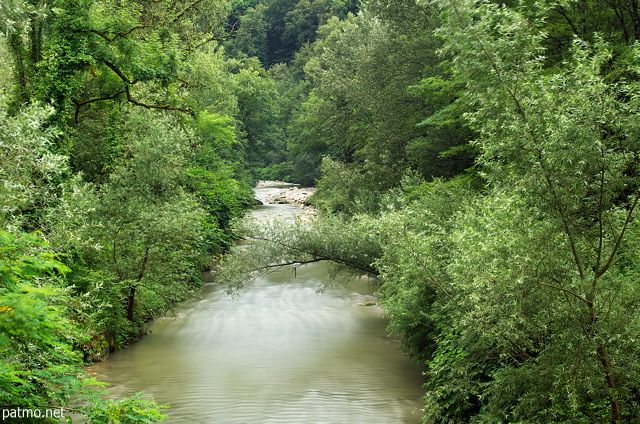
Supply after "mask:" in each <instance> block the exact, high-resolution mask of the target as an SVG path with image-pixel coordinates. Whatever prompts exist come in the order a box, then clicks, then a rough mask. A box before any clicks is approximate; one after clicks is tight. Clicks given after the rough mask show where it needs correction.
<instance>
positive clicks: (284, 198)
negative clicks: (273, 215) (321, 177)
mask: <svg viewBox="0 0 640 424" xmlns="http://www.w3.org/2000/svg"><path fill="white" fill-rule="evenodd" d="M265 187H281V188H287V187H288V188H287V189H286V190H283V191H281V192H279V193H278V194H274V195H270V196H268V197H267V198H266V202H267V203H270V204H276V205H284V204H287V205H293V206H297V207H301V208H303V209H305V210H307V211H308V212H315V208H314V207H313V206H311V204H310V203H309V198H310V197H311V196H313V194H314V193H315V191H316V188H315V187H300V185H299V184H292V183H287V182H284V181H258V184H256V188H265Z"/></svg>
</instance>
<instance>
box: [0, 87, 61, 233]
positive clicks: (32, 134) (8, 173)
mask: <svg viewBox="0 0 640 424" xmlns="http://www.w3.org/2000/svg"><path fill="white" fill-rule="evenodd" d="M51 113H52V110H51V109H50V108H47V107H40V106H32V107H30V108H29V109H27V110H24V111H22V112H21V113H20V114H18V115H17V116H15V117H10V116H9V115H8V112H7V104H6V102H5V99H4V98H0V163H1V164H2V165H1V167H0V178H1V180H2V185H1V186H0V225H1V226H7V225H11V226H14V227H19V226H21V225H25V226H27V227H31V228H33V227H36V228H37V226H38V224H39V223H38V219H37V217H36V216H33V212H32V211H33V210H34V209H36V208H46V207H50V206H51V205H52V204H53V203H54V202H55V198H56V192H57V191H58V187H57V185H58V183H59V181H60V176H61V175H62V174H64V173H65V171H66V165H67V158H66V157H64V156H62V155H59V154H55V153H53V152H52V151H51V146H52V140H53V138H54V137H55V136H56V134H57V132H56V131H55V130H54V129H52V128H45V127H44V125H45V122H46V120H47V119H48V118H49V116H51Z"/></svg>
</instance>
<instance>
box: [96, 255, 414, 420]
mask: <svg viewBox="0 0 640 424" xmlns="http://www.w3.org/2000/svg"><path fill="white" fill-rule="evenodd" d="M325 267H326V264H322V263H317V264H313V265H310V266H308V267H304V268H301V269H299V270H298V272H297V273H296V275H295V278H294V277H293V274H292V273H291V272H284V273H281V274H278V275H273V276H268V277H266V278H264V279H261V280H259V281H256V283H254V284H252V285H251V287H250V288H249V289H247V290H246V291H244V292H243V293H242V294H241V295H240V296H239V297H237V298H236V299H235V300H234V299H231V298H230V297H228V296H227V295H225V294H224V291H223V289H222V288H219V287H216V286H215V285H211V284H209V285H207V286H206V288H205V290H203V296H204V297H203V299H202V300H201V301H199V302H194V303H191V304H188V305H185V307H184V308H183V309H181V310H179V311H178V312H177V314H176V317H175V318H169V319H164V320H158V321H157V322H155V323H154V325H153V326H152V328H151V329H152V333H151V334H149V335H148V336H147V337H145V338H144V339H143V340H141V341H140V342H139V343H137V344H135V345H134V346H132V347H131V348H129V349H126V350H124V351H122V352H118V353H116V354H114V355H112V356H111V358H109V359H108V360H107V361H105V362H102V363H98V364H95V365H93V366H91V367H89V368H88V372H89V373H90V374H94V375H96V376H97V377H98V378H99V379H102V380H104V381H107V382H110V383H111V384H112V386H111V388H110V391H111V392H112V393H113V394H115V395H131V394H133V393H135V392H138V391H141V390H145V391H147V392H148V393H150V394H153V396H154V398H155V399H156V400H157V401H158V402H160V403H167V402H168V403H171V409H170V410H169V411H168V414H169V416H170V418H169V420H167V422H168V423H185V424H186V423H190V424H194V423H215V424H241V423H258V424H259V423H286V424H297V423H305V424H309V423H331V424H340V423H349V424H353V423H367V424H377V423H380V424H395V423H417V422H418V421H419V418H418V416H417V415H414V414H413V413H412V411H414V410H416V409H417V408H418V407H419V406H420V398H421V394H422V390H421V384H422V383H423V381H422V377H421V373H420V371H421V370H420V368H419V367H417V366H416V365H415V364H412V363H411V362H409V361H408V360H407V359H406V358H405V357H404V356H403V355H402V354H401V353H400V351H399V349H398V343H397V340H396V339H393V338H389V337H387V336H386V333H385V325H386V321H385V320H384V319H382V318H381V317H380V316H379V314H380V309H378V307H376V306H374V307H364V306H360V303H362V302H370V301H372V300H373V298H372V297H371V296H370V294H371V293H370V288H369V287H368V286H367V284H366V281H364V280H353V281H351V283H350V284H349V285H347V286H346V287H341V288H337V289H335V290H329V291H327V292H326V293H324V294H321V295H319V294H317V293H316V289H317V287H318V284H319V283H320V282H321V281H322V278H324V275H325V274H324V271H325V270H326V269H325Z"/></svg>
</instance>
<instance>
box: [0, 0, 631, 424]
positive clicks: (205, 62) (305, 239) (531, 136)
mask: <svg viewBox="0 0 640 424" xmlns="http://www.w3.org/2000/svg"><path fill="white" fill-rule="evenodd" d="M0 30H1V31H0V145H1V148H0V182H1V184H0V404H2V405H3V406H4V407H13V406H20V407H24V408H28V407H33V408H36V407H56V408H66V409H67V410H68V411H70V412H76V413H78V414H81V415H82V416H84V417H85V418H84V419H85V420H87V422H90V423H135V422H160V421H162V420H163V419H164V418H166V415H165V414H164V413H163V412H162V411H163V409H164V408H165V407H166V406H165V405H158V404H157V403H155V402H153V401H149V400H146V399H143V398H141V397H140V396H133V397H131V398H126V399H107V398H105V397H104V396H103V392H102V390H101V383H100V382H98V381H96V380H95V379H92V378H87V377H85V376H84V374H83V370H82V366H83V365H84V364H87V363H91V362H93V361H98V360H101V359H104V358H105V357H106V356H107V355H108V354H109V353H110V352H113V351H115V350H118V349H122V348H125V347H126V346H128V345H130V344H132V343H134V342H135V341H136V340H138V339H139V338H140V337H142V336H143V335H144V333H145V328H146V325H147V324H148V323H149V322H151V321H152V320H153V319H154V318H155V317H158V316H160V315H162V314H164V313H166V312H167V311H169V310H171V309H172V308H174V307H175V305H177V304H178V303H179V302H180V301H183V300H185V299H189V298H191V297H192V296H193V295H194V294H196V293H197V292H198V290H199V289H200V287H201V284H202V282H201V279H200V273H201V271H203V270H207V269H210V268H212V267H213V266H216V264H218V263H219V262H220V261H221V262H222V264H223V269H224V270H226V271H224V272H223V273H222V274H221V275H220V283H222V284H228V285H229V290H230V291H232V292H236V293H239V295H240V296H241V295H242V290H243V286H244V285H245V284H246V281H247V275H248V274H250V272H251V270H254V269H257V268H260V267H265V266H278V264H279V263H291V262H296V263H300V264H305V263H308V262H314V261H318V260H329V261H332V262H333V263H334V264H335V265H336V267H337V268H341V269H346V270H350V271H351V272H353V273H354V274H356V275H361V274H366V275H369V276H371V277H375V279H376V281H377V282H378V283H377V284H378V296H379V298H380V301H381V303H382V305H383V306H384V309H385V313H386V315H387V317H388V319H389V320H390V325H389V331H390V332H397V333H399V334H401V335H402V343H401V347H402V349H403V352H404V353H406V354H407V355H409V356H411V357H412V358H414V359H415V360H416V361H419V362H420V363H422V364H424V366H425V369H426V376H427V380H426V384H425V386H424V399H423V400H424V406H423V408H424V410H423V414H424V416H423V418H422V422H424V423H451V424H453V423H505V424H506V423H512V424H515V423H566V424H569V423H571V424H573V423H612V424H614V423H634V422H640V343H638V339H639V337H640V315H639V314H638V312H637V311H638V310H639V309H638V307H639V306H640V290H638V289H637V287H636V284H638V282H639V279H640V221H639V218H640V216H639V213H640V212H639V210H638V202H639V200H640V197H639V196H640V174H639V173H640V46H639V44H638V42H639V41H640V9H639V7H638V2H637V1H635V0H581V1H577V0H552V1H549V0H547V1H540V0H507V1H494V0H455V1H450V0H361V1H359V0H175V1H168V0H52V1H51V2H50V3H45V2H40V1H36V0H12V1H2V2H1V3H0ZM261 179H262V180H275V179H279V180H284V181H289V182H292V183H298V184H301V185H304V186H316V187H317V192H316V194H315V195H314V196H313V197H312V199H311V202H312V204H313V205H314V206H315V207H316V208H317V209H318V211H319V216H318V218H317V219H316V220H315V221H314V223H313V225H309V223H307V222H304V223H292V224H287V225H285V224H281V225H270V226H264V227H260V228H258V227H253V228H241V227H239V226H238V225H237V218H239V217H241V216H242V215H243V213H244V212H245V211H246V210H247V209H248V208H250V207H251V206H252V204H253V202H254V199H253V195H252V191H251V188H252V187H253V185H254V184H255V183H256V181H258V180H261ZM241 236H252V237H257V238H260V239H262V240H264V241H265V243H263V244H262V245H261V248H260V249H252V250H251V251H250V253H251V254H250V255H248V254H244V255H243V254H235V255H227V254H226V253H227V252H228V251H229V249H230V247H231V246H232V245H233V243H234V242H235V241H236V240H237V239H238V238H239V237H241ZM20 422H43V420H42V419H34V420H33V421H28V420H27V421H25V420H24V419H23V420H22V421H20ZM52 422H57V421H52Z"/></svg>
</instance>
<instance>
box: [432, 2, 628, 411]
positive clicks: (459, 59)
mask: <svg viewBox="0 0 640 424" xmlns="http://www.w3.org/2000/svg"><path fill="white" fill-rule="evenodd" d="M444 7H445V11H446V13H447V21H446V22H447V23H446V24H445V26H444V27H443V28H442V29H441V31H440V32H441V34H442V35H443V36H445V38H446V40H447V46H448V48H449V49H450V51H452V52H455V61H454V65H455V72H456V73H457V74H458V75H461V76H462V75H463V74H464V75H467V76H468V78H470V83H469V84H468V87H469V89H468V91H467V93H466V95H467V96H468V99H469V101H470V102H472V104H474V106H475V108H476V112H475V113H473V114H472V115H471V119H472V121H471V122H472V124H473V126H474V128H475V129H477V130H478V131H479V133H480V138H479V139H478V142H477V143H478V146H479V148H480V151H481V155H480V163H481V164H482V166H483V169H484V170H485V172H486V174H485V175H486V176H487V178H488V180H489V183H490V186H491V187H492V190H491V192H490V193H488V196H487V197H486V198H485V199H483V200H481V201H480V203H479V204H478V205H476V206H474V207H473V208H470V209H469V210H467V211H466V212H465V213H463V214H462V215H461V216H460V218H459V220H458V222H457V223H456V228H455V229H454V231H453V233H452V235H451V239H452V242H453V243H455V244H454V247H455V253H454V255H453V256H452V257H451V258H450V260H449V261H448V263H447V262H445V269H446V270H447V272H448V275H450V277H451V281H452V283H451V284H452V285H451V286H450V287H447V290H448V292H449V293H451V294H452V297H453V299H452V302H451V303H450V307H448V308H445V310H449V311H451V312H449V315H450V316H451V318H453V319H451V320H446V321H447V322H448V324H446V325H444V326H443V329H442V333H441V336H440V339H439V342H438V344H439V347H438V350H437V351H436V352H435V354H434V359H433V360H432V362H431V372H432V373H433V374H432V375H433V376H434V379H432V380H430V383H429V393H430V394H429V395H428V397H427V399H428V407H427V410H430V411H433V412H430V413H429V415H430V416H432V417H436V416H437V417H439V418H438V419H439V420H442V421H445V420H456V419H470V418H469V417H471V416H475V417H479V419H483V420H489V421H494V420H509V421H523V420H524V421H530V420H536V421H538V420H542V421H555V422H563V420H565V419H567V418H565V417H581V419H583V420H587V421H592V422H593V421H604V420H605V419H606V420H608V421H609V422H612V423H617V422H622V421H625V422H626V421H630V420H635V419H637V403H636V402H637V400H635V398H634V395H633V393H634V391H636V390H637V387H636V383H635V382H636V381H638V378H637V376H635V373H636V370H637V364H635V362H634V361H633V360H631V359H630V358H634V357H636V356H637V353H634V349H635V348H634V347H633V346H631V345H630V344H629V343H628V340H629V338H631V337H633V336H632V335H631V334H633V333H634V332H635V331H637V330H636V329H637V325H638V322H637V320H635V319H632V318H630V317H629V316H628V310H629V308H630V307H632V306H631V305H635V304H636V302H637V300H638V299H637V297H636V296H635V295H633V294H632V293H631V292H630V291H631V290H632V283H631V281H632V280H631V279H629V273H628V272H629V271H628V270H629V269H635V268H636V267H637V264H635V262H634V261H635V259H632V258H631V257H629V256H628V254H627V252H629V251H631V250H633V249H634V247H633V246H635V241H634V239H633V237H632V236H631V235H630V234H631V233H633V232H634V231H635V226H636V217H637V211H636V206H637V203H638V182H637V163H638V162H637V157H638V150H637V146H638V144H637V137H636V136H635V135H634V134H635V133H636V131H635V128H636V122H637V112H636V109H635V98H636V86H635V85H634V84H628V83H626V84H625V83H618V84H610V83H608V81H607V79H606V78H605V77H604V76H603V69H604V67H605V65H606V64H607V63H608V61H609V59H610V57H611V55H610V51H609V46H608V45H607V43H605V42H603V41H598V42H596V43H594V44H588V43H586V42H584V41H581V40H576V41H575V42H574V46H573V49H572V53H571V56H572V58H571V59H570V60H568V61H567V62H566V63H564V64H563V65H562V66H558V67H556V68H554V69H545V67H544V64H545V58H544V56H543V54H544V47H543V46H544V42H543V40H544V39H545V38H546V33H545V32H544V29H543V28H541V25H542V23H543V22H544V20H543V19H542V17H544V16H545V15H546V14H547V13H549V9H548V8H547V5H546V4H543V3H538V2H536V3H534V4H533V5H532V6H531V7H529V8H524V7H523V8H522V9H517V8H509V7H506V6H500V5H496V4H493V3H490V2H481V3H477V2H468V3H460V2H456V4H454V3H446V4H444ZM629 249H630V250H629ZM453 288H455V290H456V291H455V292H453ZM623 329H624V330H623ZM620 331H622V333H624V334H622V333H620ZM626 331H629V333H627V332H626ZM618 334H619V336H618ZM569 346H571V348H568V347H569ZM460 352H464V353H462V354H460ZM630 360H631V362H630ZM444 374H447V375H455V376H460V378H461V380H460V381H459V382H458V384H457V387H466V389H465V390H464V391H463V393H460V391H459V390H458V392H457V393H456V392H455V391H453V390H452V388H451V386H449V382H448V381H446V380H444V379H442V378H438V377H437V376H440V375H444ZM534 376H535V377H534ZM567 394H568V396H567ZM463 401H464V402H465V403H464V404H466V405H467V407H466V408H464V409H462V410H461V409H453V408H447V407H446V405H453V404H455V405H462V404H463V403H460V402H463ZM429 407H434V409H429ZM605 417H607V418H605ZM567 422H568V421H567Z"/></svg>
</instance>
